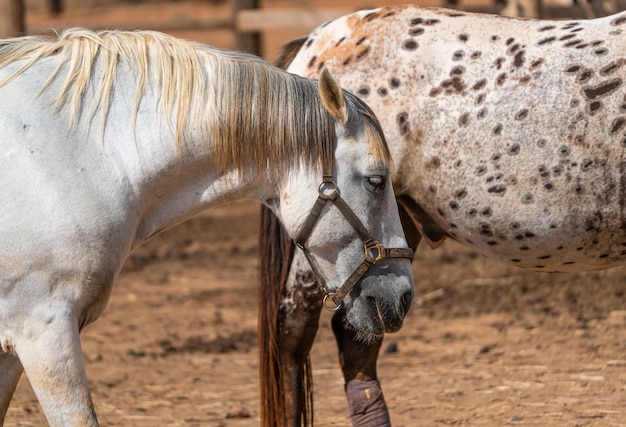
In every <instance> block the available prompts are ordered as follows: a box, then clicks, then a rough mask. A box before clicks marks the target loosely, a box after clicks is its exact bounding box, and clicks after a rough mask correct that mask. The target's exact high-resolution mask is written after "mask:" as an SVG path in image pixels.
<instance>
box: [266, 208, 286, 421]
mask: <svg viewBox="0 0 626 427" xmlns="http://www.w3.org/2000/svg"><path fill="white" fill-rule="evenodd" d="M292 257H293V244H292V242H291V240H290V239H289V237H288V236H287V235H286V233H285V232H284V230H283V227H282V225H281V224H280V222H279V221H278V219H277V218H276V216H275V215H274V214H273V213H272V211H271V210H270V209H269V208H267V207H266V206H261V227H260V233H259V273H258V277H259V283H258V285H259V288H258V298H259V322H258V323H259V325H258V329H259V374H260V386H261V425H262V426H263V427H276V426H280V425H282V424H283V419H284V418H283V417H284V411H285V404H284V400H283V396H282V395H281V390H282V389H283V387H282V378H281V374H280V359H279V357H280V354H279V349H278V339H277V334H278V316H279V308H280V301H281V299H282V296H283V293H284V288H285V282H286V281H287V275H288V274H289V265H290V264H291V259H292Z"/></svg>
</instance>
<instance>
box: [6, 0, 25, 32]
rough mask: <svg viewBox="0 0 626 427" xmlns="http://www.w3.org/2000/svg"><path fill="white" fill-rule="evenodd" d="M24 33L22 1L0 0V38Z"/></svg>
mask: <svg viewBox="0 0 626 427" xmlns="http://www.w3.org/2000/svg"><path fill="white" fill-rule="evenodd" d="M22 34H24V3H23V2H22V0H0V38H2V39H5V38H9V37H17V36H20V35H22Z"/></svg>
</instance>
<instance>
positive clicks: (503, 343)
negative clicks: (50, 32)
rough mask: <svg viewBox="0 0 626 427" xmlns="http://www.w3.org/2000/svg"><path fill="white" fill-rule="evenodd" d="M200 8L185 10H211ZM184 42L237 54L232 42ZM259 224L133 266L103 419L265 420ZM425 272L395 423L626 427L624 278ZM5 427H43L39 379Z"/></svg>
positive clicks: (234, 426)
mask: <svg viewBox="0 0 626 427" xmlns="http://www.w3.org/2000/svg"><path fill="white" fill-rule="evenodd" d="M181 7H182V6H181ZM150 10H151V12H150V13H151V14H154V13H156V12H155V10H156V9H154V8H152V9H150ZM168 10H169V9H168ZM190 10H191V12H189V10H187V9H185V10H183V9H178V11H176V12H175V13H177V14H181V13H194V14H197V16H198V17H202V16H204V15H202V14H201V12H200V11H199V10H198V9H197V8H192V9H190ZM222 12H223V11H222ZM222 12H220V13H222ZM99 13H100V17H101V18H102V17H103V16H106V19H114V18H113V17H111V16H110V15H102V13H103V12H99ZM118 13H120V14H121V15H123V16H128V14H129V12H128V11H122V12H118ZM138 13H139V15H142V16H148V15H147V14H146V13H145V12H144V11H142V9H139V12H138ZM162 13H174V12H171V11H170V12H162ZM121 15H118V17H117V18H120V16H121ZM150 16H152V15H150ZM70 18H71V17H70ZM70 18H68V17H65V18H63V19H64V20H65V21H70V22H71V19H70ZM37 19H39V20H37ZM127 19H130V18H128V17H127ZM133 19H134V18H133ZM57 21H59V20H57ZM75 21H80V19H78V18H76V19H75ZM30 22H31V24H32V25H34V26H37V25H39V26H42V25H47V23H49V22H50V21H49V20H46V19H43V18H41V17H39V18H37V17H34V18H33V20H31V21H30ZM304 32H305V31H303V33H304ZM176 35H179V36H183V37H187V38H192V39H196V40H201V41H205V42H209V43H212V44H216V45H218V46H220V45H221V46H222V47H226V48H229V47H232V46H231V44H232V37H231V35H229V34H225V33H224V34H213V35H211V36H207V35H206V34H200V33H197V32H187V33H184V32H180V33H177V34H176ZM287 38H288V37H287V36H285V38H284V39H281V38H280V37H278V38H277V37H276V36H274V38H273V39H271V40H274V45H272V46H271V47H270V49H269V51H270V52H274V51H276V49H277V47H276V43H281V42H282V41H284V40H287ZM272 55H273V53H271V54H270V56H272ZM270 59H271V58H270ZM257 222H258V205H257V204H256V203H254V202H249V201H245V202H240V203H236V204H232V205H226V206H223V207H220V208H216V209H213V210H211V211H209V212H207V213H205V214H203V215H201V216H199V217H196V218H194V219H192V220H190V221H188V222H186V223H184V224H181V225H180V226H178V227H176V228H174V229H172V230H170V231H168V232H166V233H164V234H162V235H160V236H157V237H156V238H155V239H153V240H152V241H151V242H149V243H148V244H147V245H146V246H144V247H141V248H139V250H137V252H135V253H134V254H133V256H132V257H131V258H130V259H129V261H128V263H127V264H126V266H125V268H124V271H123V273H122V275H121V277H120V278H119V281H118V283H117V284H116V286H115V288H114V292H113V295H112V297H111V301H110V303H109V305H108V307H107V309H106V310H105V312H104V314H103V316H102V317H101V318H100V319H99V320H98V321H97V322H96V323H95V324H93V325H91V326H89V327H88V328H87V329H86V330H85V331H84V333H83V346H84V347H83V351H84V355H85V360H86V361H87V362H86V363H87V371H88V376H89V378H90V384H91V389H92V392H93V398H94V401H95V405H96V408H97V412H98V414H99V419H100V421H101V423H102V425H104V426H182V425H185V426H211V427H222V426H225V427H252V426H257V425H258V423H259V421H258V414H259V393H258V374H257V364H258V362H257V350H256V348H257V347H256V318H257V308H256V305H257V298H256V253H257V247H258V245H257V232H258V225H257ZM414 272H415V278H416V289H417V292H416V294H417V297H418V301H417V303H416V304H415V305H414V308H413V309H412V311H411V313H410V314H409V316H408V318H407V319H406V323H405V326H404V328H403V329H402V330H401V331H400V332H399V333H396V334H394V335H390V336H388V337H386V338H385V343H384V344H383V349H385V352H384V353H383V354H381V356H380V359H379V374H380V378H381V381H382V384H383V388H384V392H385V396H386V398H387V402H388V405H389V407H390V410H391V413H392V420H393V422H394V425H395V426H437V425H444V426H445V425H474V426H502V425H537V426H539V425H540V426H546V425H551V426H620V425H625V426H626V409H624V406H625V404H626V389H625V387H626V328H625V327H626V295H625V292H624V289H625V288H624V282H625V280H626V270H624V269H623V268H618V269H613V270H607V271H602V272H596V273H588V274H578V275H564V274H563V275H561V274H545V273H544V274H540V273H530V272H524V271H521V270H517V269H513V268H508V267H505V266H502V265H500V264H498V263H495V262H493V261H491V260H487V259H485V258H483V257H482V256H480V255H478V254H476V253H475V252H473V251H471V250H468V249H466V248H463V247H461V246H459V245H457V244H455V243H454V242H449V243H446V244H445V245H444V247H443V248H441V249H438V250H435V251H431V250H430V249H427V248H421V249H420V251H419V252H418V254H417V257H416V260H415V263H414ZM329 319H330V315H329V314H328V313H324V314H323V316H322V319H321V326H320V332H319V334H318V336H317V341H316V344H315V346H314V350H313V356H312V359H313V368H314V381H315V398H316V406H315V408H316V410H315V416H316V425H318V426H346V425H349V422H348V418H347V408H346V403H345V399H344V397H343V381H342V376H341V373H340V370H339V366H338V362H337V356H336V348H335V344H334V338H333V337H332V333H331V331H330V328H329ZM6 425H7V426H28V425H35V426H39V425H45V419H44V418H43V415H42V413H41V410H40V408H39V406H38V404H37V402H36V399H35V397H34V395H33V393H32V390H31V389H30V387H29V384H28V382H27V380H26V379H23V380H22V382H21V383H20V386H19V389H18V391H17V393H16V395H15V398H14V400H13V402H12V405H11V407H10V409H9V413H8V416H7V420H6Z"/></svg>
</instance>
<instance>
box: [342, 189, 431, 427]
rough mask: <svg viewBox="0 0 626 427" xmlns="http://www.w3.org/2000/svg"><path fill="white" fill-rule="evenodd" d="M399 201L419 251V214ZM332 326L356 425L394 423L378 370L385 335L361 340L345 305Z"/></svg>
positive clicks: (404, 222)
mask: <svg viewBox="0 0 626 427" xmlns="http://www.w3.org/2000/svg"><path fill="white" fill-rule="evenodd" d="M398 202H399V203H398V210H399V213H400V220H401V221H402V227H403V228H404V233H405V236H406V239H407V243H408V244H409V246H410V247H411V249H413V250H414V251H417V247H418V245H419V243H420V241H421V239H422V236H421V234H420V232H419V230H418V227H417V225H416V222H417V221H416V219H415V215H414V213H413V212H412V210H411V208H410V205H407V203H406V201H405V199H404V198H403V197H400V198H399V199H398ZM332 327H333V333H334V334H335V339H336V340H337V347H338V348H339V362H340V364H341V370H342V371H343V376H344V381H345V392H346V399H347V400H348V408H349V411H350V420H351V422H352V425H353V427H368V426H377V427H385V426H391V419H390V417H389V410H388V409H387V404H386V403H385V397H384V396H383V391H382V388H381V387H380V383H379V382H378V376H377V373H376V363H377V361H378V352H379V351H380V347H381V345H382V343H383V340H382V338H380V339H377V340H375V341H373V342H368V343H366V342H363V341H361V340H359V339H358V336H357V332H356V331H355V330H354V329H353V328H352V326H351V325H350V324H349V323H348V321H347V320H346V313H345V310H344V309H343V308H341V309H339V310H338V311H337V312H336V313H335V315H334V316H333V318H332Z"/></svg>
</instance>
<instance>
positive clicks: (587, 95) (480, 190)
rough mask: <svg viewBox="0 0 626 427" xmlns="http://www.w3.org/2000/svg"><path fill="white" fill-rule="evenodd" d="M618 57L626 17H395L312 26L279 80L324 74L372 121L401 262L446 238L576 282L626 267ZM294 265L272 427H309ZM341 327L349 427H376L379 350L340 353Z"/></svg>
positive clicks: (625, 160) (625, 104) (302, 296)
mask: <svg viewBox="0 0 626 427" xmlns="http://www.w3.org/2000/svg"><path fill="white" fill-rule="evenodd" d="M625 52H626V13H620V14H617V15H613V16H609V17H605V18H599V19H594V20H586V21H545V20H521V19H511V18H506V17H501V16H497V15H483V14H472V13H465V12H460V11H455V10H445V9H428V8H419V7H416V6H404V7H386V8H380V9H375V10H367V11H360V12H356V13H353V14H350V15H347V16H344V17H342V18H339V19H337V20H335V21H333V22H330V23H327V24H325V25H323V26H320V27H319V28H317V29H316V30H314V31H313V32H312V33H311V34H310V35H308V36H307V37H304V38H303V39H301V40H299V41H297V42H296V43H295V44H294V45H292V46H291V51H289V52H287V53H286V56H285V57H284V58H283V59H284V61H283V65H285V64H290V65H289V67H288V70H289V71H291V72H294V73H297V74H300V75H303V76H307V77H314V76H317V75H319V72H320V71H321V70H322V69H324V68H326V67H327V68H328V69H329V70H330V71H331V72H332V73H333V75H334V76H335V77H336V78H337V81H338V82H339V83H340V84H341V85H342V86H343V87H345V88H346V89H348V90H351V91H353V92H354V93H356V94H358V95H359V96H360V97H362V98H363V99H364V100H365V101H366V102H367V103H368V104H369V105H370V106H371V107H372V109H373V110H374V111H375V112H376V114H377V115H378V117H379V118H380V120H381V124H382V126H383V129H384V131H385V133H386V135H387V138H388V140H389V147H390V150H391V152H392V156H393V158H394V159H395V162H394V168H393V171H392V178H393V182H394V187H395V190H396V195H397V197H398V201H399V202H400V204H401V205H402V209H401V215H403V213H406V217H405V218H406V219H407V221H406V222H405V225H406V228H405V232H406V234H407V239H408V240H409V243H410V244H411V246H417V244H418V243H419V241H420V239H423V240H424V241H425V242H426V243H428V244H429V245H430V246H431V247H433V248H436V247H438V246H439V245H440V244H442V243H443V240H444V239H445V238H452V239H455V240H457V241H459V242H460V243H462V244H465V245H467V246H469V247H472V248H473V249H475V250H476V251H479V252H481V253H482V254H484V255H485V256H487V257H490V258H494V259H497V260H500V261H502V262H504V263H507V264H509V265H514V266H517V267H520V268H524V269H531V270H537V271H563V272H580V271H589V270H597V269H602V268H608V267H612V266H617V265H624V264H625V263H626V54H625ZM417 231H419V233H418V232H417ZM262 232H263V231H262ZM300 258H301V257H299V256H298V255H296V257H295V261H294V263H293V264H292V268H291V271H290V272H289V276H288V277H287V274H283V278H287V279H288V280H287V281H286V290H285V291H283V293H282V295H279V298H283V300H282V301H279V302H278V303H275V305H276V306H278V308H279V309H278V310H276V311H275V312H274V313H275V315H276V316H279V319H278V320H274V323H275V324H277V325H278V326H279V327H280V328H282V329H281V330H280V332H279V333H277V334H275V336H276V337H278V347H279V353H280V354H279V356H280V362H278V363H279V366H278V367H277V368H276V369H277V370H278V371H280V372H282V373H284V375H282V376H281V377H280V379H281V380H282V381H283V384H282V385H281V386H280V387H281V389H282V390H289V392H288V393H284V398H283V399H282V401H283V403H284V404H285V406H286V408H285V409H284V413H283V417H282V419H281V420H280V421H279V423H282V424H286V425H299V424H300V422H301V421H302V420H306V418H307V417H306V416H304V417H303V416H302V415H301V413H302V411H303V406H305V404H309V403H310V400H308V401H307V400H306V399H304V400H303V398H302V397H301V396H300V397H299V396H297V394H298V393H300V389H299V387H300V384H299V382H298V381H300V379H299V378H297V376H298V375H299V376H300V377H302V376H303V375H305V374H306V372H305V371H302V370H299V369H301V368H298V367H297V366H296V364H297V363H305V362H306V355H307V354H308V350H309V348H310V345H311V344H312V340H313V336H314V333H311V330H312V329H313V331H314V328H315V327H316V326H315V325H317V318H318V316H319V310H320V304H319V303H318V302H317V301H316V300H315V299H311V297H313V298H315V297H316V295H317V290H316V288H315V287H314V286H312V285H314V284H313V283H312V282H313V281H312V280H310V277H311V275H310V274H309V275H307V274H306V269H307V267H306V265H305V264H303V263H302V260H301V259H300ZM263 261H264V260H263V258H261V262H262V263H263ZM261 268H264V265H263V264H261ZM260 277H261V278H264V277H266V276H264V275H261V276H260ZM279 279H280V277H279V276H277V277H276V278H275V281H276V282H278V281H279ZM283 282H284V280H283ZM264 285H265V288H264V289H267V288H269V287H270V285H271V284H270V283H264ZM274 286H277V285H276V284H275V285H274ZM317 298H319V297H317ZM294 300H298V301H299V302H300V303H299V304H297V305H296V304H293V301H294ZM292 313H299V315H300V317H299V319H300V320H299V321H296V316H294V315H292ZM286 314H289V316H287V315H286ZM341 316H342V314H340V315H339V317H337V316H336V317H335V318H334V319H333V329H334V332H335V334H336V336H337V340H338V342H339V344H340V354H341V357H340V360H341V363H342V368H343V372H344V377H345V381H346V394H347V397H348V400H349V406H350V414H351V417H352V421H353V423H354V424H355V425H377V426H382V425H388V424H389V416H388V413H387V410H386V406H385V403H384V399H383V397H382V393H381V390H380V387H379V384H378V381H377V378H376V357H377V351H378V349H379V347H380V342H372V343H365V344H363V343H358V342H354V341H353V340H352V337H353V335H354V332H353V331H352V330H351V329H352V328H351V327H350V326H349V325H346V324H345V322H344V321H343V317H341ZM271 322H272V321H271V320H269V319H268V320H267V323H271ZM301 331H306V333H302V332H301ZM288 338H289V340H290V341H288ZM294 340H300V341H299V342H294ZM261 344H265V341H264V340H261ZM294 348H297V349H298V351H297V352H295V351H294V350H293V349H294ZM286 353H290V354H297V355H298V359H297V360H295V359H294V357H293V356H291V355H286ZM272 363H273V362H268V364H269V365H271V364H272ZM305 382H306V381H305ZM294 390H295V392H293V393H291V392H292V391H294ZM266 393H267V394H269V395H271V392H266ZM304 409H306V408H304ZM269 418H270V417H267V419H269ZM271 423H272V421H269V422H267V421H266V425H271Z"/></svg>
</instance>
